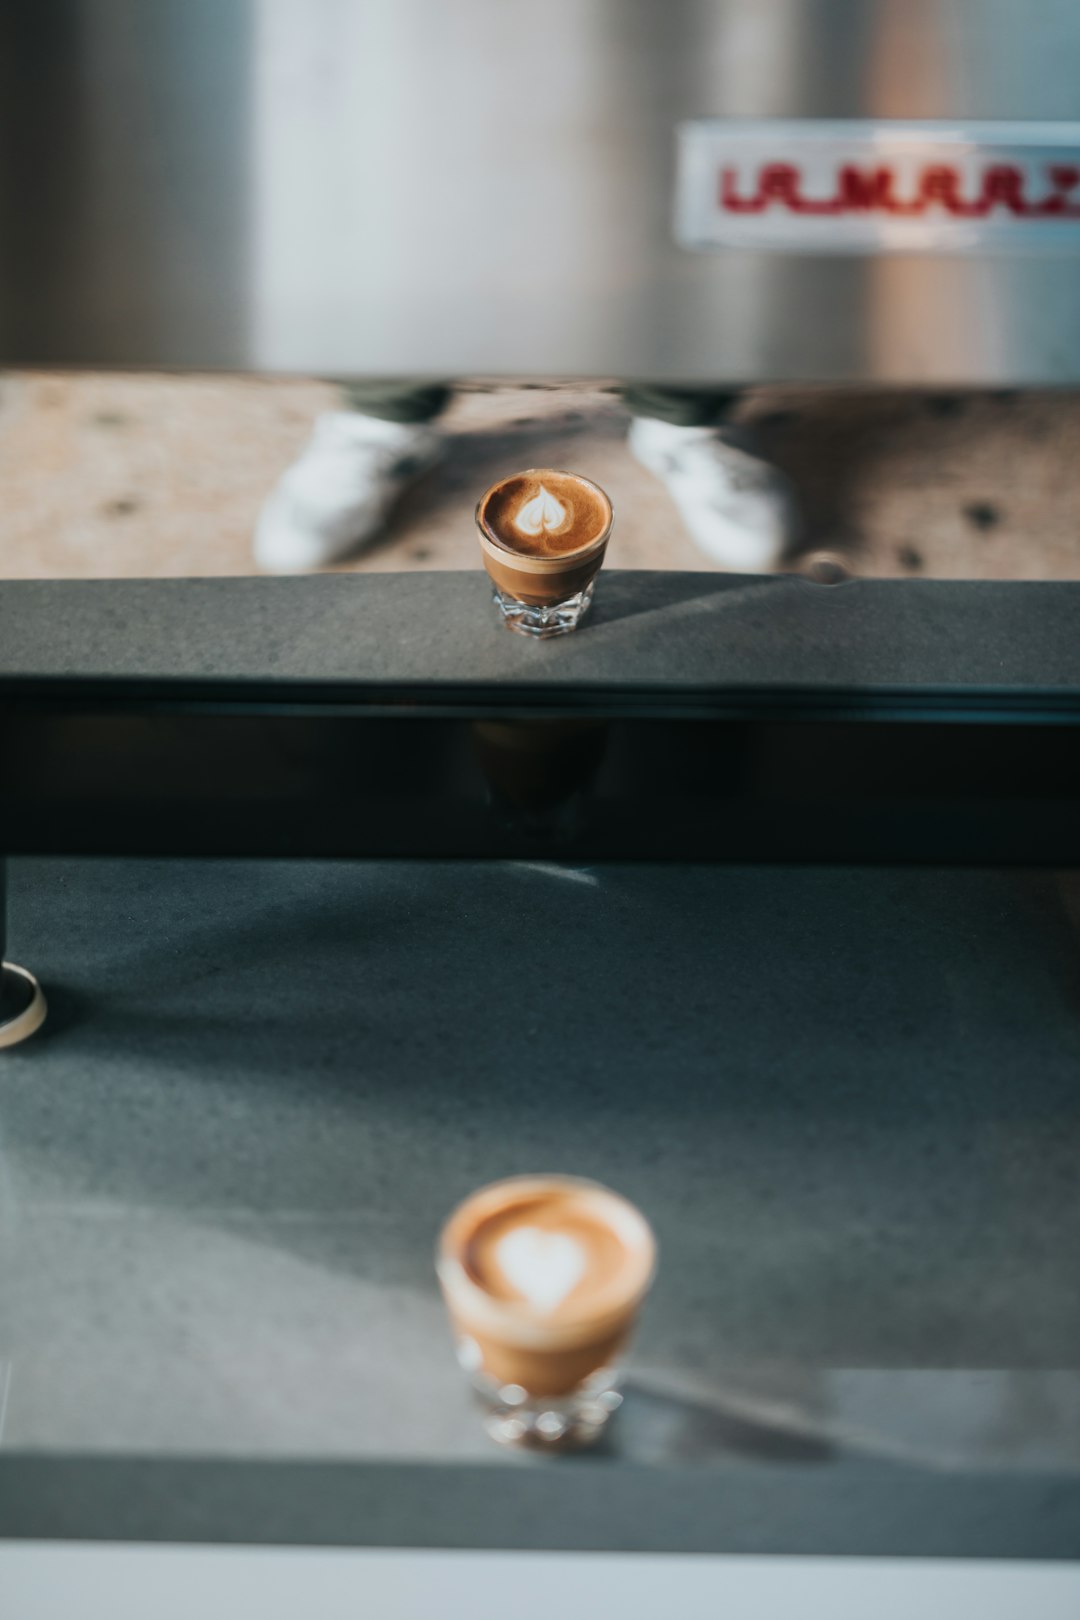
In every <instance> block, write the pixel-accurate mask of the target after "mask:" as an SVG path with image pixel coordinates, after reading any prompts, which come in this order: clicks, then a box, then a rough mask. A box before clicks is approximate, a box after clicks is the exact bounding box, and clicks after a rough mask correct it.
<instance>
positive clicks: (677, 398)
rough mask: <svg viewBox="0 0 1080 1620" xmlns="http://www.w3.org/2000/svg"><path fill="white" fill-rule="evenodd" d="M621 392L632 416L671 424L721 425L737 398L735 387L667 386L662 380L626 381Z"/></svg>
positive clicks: (675, 425) (737, 392)
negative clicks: (658, 381)
mask: <svg viewBox="0 0 1080 1620" xmlns="http://www.w3.org/2000/svg"><path fill="white" fill-rule="evenodd" d="M620 392H621V394H622V398H623V404H624V405H625V406H626V408H627V410H628V411H629V412H630V414H631V416H644V417H647V418H648V420H649V421H650V422H668V423H670V425H671V426H672V427H698V428H700V427H722V426H723V425H724V423H725V422H726V421H727V418H728V415H729V413H730V411H731V409H732V407H733V406H734V405H736V404H737V403H738V400H739V390H738V389H737V388H729V389H727V390H723V389H719V388H669V387H668V386H667V385H666V384H664V383H626V384H625V385H624V386H623V388H622V389H621V390H620Z"/></svg>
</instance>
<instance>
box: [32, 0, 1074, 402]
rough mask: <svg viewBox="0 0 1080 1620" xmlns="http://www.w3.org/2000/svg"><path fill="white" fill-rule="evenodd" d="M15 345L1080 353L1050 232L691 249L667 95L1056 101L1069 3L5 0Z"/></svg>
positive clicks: (104, 354) (443, 371) (766, 370)
mask: <svg viewBox="0 0 1080 1620" xmlns="http://www.w3.org/2000/svg"><path fill="white" fill-rule="evenodd" d="M0 44H2V47H3V50H2V60H3V68H2V70H0V90H2V92H3V94H2V100H0V107H2V109H3V112H2V117H3V122H4V128H3V162H2V165H0V227H2V240H3V242H4V244H5V245H4V249H3V263H2V271H0V356H2V357H3V358H4V359H5V360H7V361H9V362H20V363H29V362H56V363H68V362H77V363H85V364H98V365H142V364H154V365H176V366H189V367H252V368H260V369H271V370H284V371H291V370H297V371H317V372H326V373H330V374H337V373H349V372H352V373H371V374H379V373H382V372H392V373H415V374H418V375H447V376H453V375H458V374H462V373H473V374H476V373H483V372H489V373H492V374H510V373H532V374H536V375H552V374H560V373H576V374H583V375H584V374H595V375H622V376H626V375H632V376H642V377H657V378H670V379H679V378H683V379H688V380H689V379H695V378H704V379H714V380H718V381H737V380H741V379H755V378H808V379H822V380H830V379H831V380H842V379H855V378H864V379H866V378H869V379H875V380H880V381H890V382H914V381H920V382H932V381H939V382H968V383H979V382H987V383H989V382H997V381H1006V380H1007V381H1022V380H1029V381H1036V380H1042V381H1070V380H1076V379H1077V378H1080V276H1078V275H1077V267H1076V265H1075V263H1074V262H1073V260H1072V258H1071V257H1070V256H1068V255H1057V256H1054V257H1040V256H1038V255H1034V256H1028V255H1024V256H1011V255H1008V254H1004V253H1000V254H990V253H987V254H985V255H979V256H977V257H976V258H974V259H971V260H967V261H961V260H956V259H944V258H933V257H929V256H916V257H905V258H904V259H903V260H892V259H869V260H866V261H859V262H853V261H851V260H845V259H832V258H828V257H826V258H820V257H815V258H813V259H809V258H789V257H786V258H779V257H765V256H762V255H757V254H750V253H737V252H731V253H725V254H722V255H716V256H714V255H698V254H692V253H689V252H687V251H686V250H685V249H683V248H680V247H679V246H677V245H676V243H675V240H674V236H673V232H672V219H671V216H672V205H673V183H674V157H675V130H676V126H677V125H678V124H679V123H680V122H681V121H683V120H686V119H699V118H708V117H724V118H736V117H737V118H766V119H791V118H881V119H910V118H929V119H935V120H939V121H941V120H948V121H952V120H964V119H979V120H982V119H1030V118H1037V119H1046V120H1072V119H1076V118H1077V117H1080V75H1078V74H1077V72H1076V64H1077V61H1078V56H1080V8H1078V7H1077V6H1076V4H1075V0H666V3H665V4H663V5H659V4H657V3H656V0H517V3H516V4H515V5H514V6H512V7H511V6H508V5H506V4H505V3H504V0H455V3H454V4H453V5H444V4H441V3H440V0H304V3H303V4H300V3H297V0H32V3H31V0H24V3H23V4H21V5H18V6H9V7H8V8H6V11H5V14H4V17H3V19H2V21H0Z"/></svg>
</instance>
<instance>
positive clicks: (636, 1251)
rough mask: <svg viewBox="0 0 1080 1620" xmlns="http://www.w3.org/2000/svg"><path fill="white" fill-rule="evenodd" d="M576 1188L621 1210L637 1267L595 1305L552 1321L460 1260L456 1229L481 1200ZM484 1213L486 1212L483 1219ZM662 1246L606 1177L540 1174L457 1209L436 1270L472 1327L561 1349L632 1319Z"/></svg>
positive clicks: (490, 1187) (479, 1194) (511, 1181)
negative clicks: (490, 1285)
mask: <svg viewBox="0 0 1080 1620" xmlns="http://www.w3.org/2000/svg"><path fill="white" fill-rule="evenodd" d="M553 1186H554V1187H557V1188H569V1189H573V1190H576V1191H581V1192H587V1193H592V1194H595V1195H599V1197H600V1198H602V1199H603V1201H604V1202H605V1203H607V1204H608V1205H609V1207H610V1206H613V1207H614V1209H615V1211H616V1212H617V1217H618V1219H617V1223H615V1222H613V1224H615V1225H616V1229H618V1228H620V1227H621V1228H623V1229H624V1230H625V1229H629V1230H630V1231H631V1232H632V1242H628V1243H627V1246H626V1247H627V1253H628V1255H629V1256H630V1257H631V1265H630V1267H628V1268H627V1270H628V1271H629V1276H628V1275H627V1271H624V1270H623V1269H620V1271H619V1273H618V1274H617V1275H616V1276H615V1277H613V1278H612V1279H611V1281H610V1282H609V1283H607V1285H606V1286H605V1287H603V1288H601V1289H598V1290H597V1292H596V1294H595V1295H594V1296H593V1299H592V1300H591V1301H590V1302H589V1304H588V1307H587V1308H586V1309H585V1310H583V1311H582V1312H581V1313H580V1314H579V1315H574V1316H573V1317H570V1318H568V1319H564V1320H562V1321H560V1322H552V1321H551V1320H550V1318H549V1317H547V1316H545V1315H544V1313H542V1312H540V1311H538V1310H536V1309H535V1308H534V1307H532V1306H529V1305H528V1304H526V1303H524V1302H522V1301H516V1300H515V1301H510V1300H500V1299H496V1298H495V1297H494V1296H493V1295H492V1294H489V1293H488V1292H487V1290H486V1289H484V1288H482V1287H481V1286H480V1284H479V1283H477V1282H475V1281H474V1280H473V1279H472V1277H470V1276H469V1273H468V1271H467V1270H466V1268H465V1265H464V1263H463V1260H462V1258H461V1252H462V1250H461V1247H459V1246H458V1245H457V1244H456V1243H455V1241H454V1236H453V1234H454V1228H455V1227H456V1226H457V1225H459V1223H461V1221H462V1219H463V1217H464V1215H465V1213H466V1211H468V1210H469V1209H470V1208H471V1207H472V1206H474V1205H475V1204H477V1203H478V1202H479V1203H483V1202H484V1201H490V1202H491V1203H492V1204H493V1205H495V1206H496V1207H497V1204H498V1202H499V1200H500V1199H501V1198H502V1197H503V1196H504V1195H505V1194H506V1193H507V1192H510V1191H512V1190H513V1191H516V1192H517V1193H518V1194H519V1195H522V1196H527V1194H528V1193H529V1191H530V1190H531V1189H535V1190H536V1191H537V1192H539V1191H542V1190H546V1189H549V1188H551V1187H553ZM481 1218H482V1217H481ZM657 1259H658V1246H657V1241H656V1234H655V1232H654V1231H653V1229H652V1227H651V1225H650V1224H649V1222H648V1221H647V1220H646V1218H645V1216H644V1215H643V1214H642V1213H641V1211H640V1210H639V1209H638V1207H637V1205H636V1204H632V1203H631V1202H630V1200H629V1199H628V1198H625V1197H623V1195H622V1194H621V1193H617V1192H615V1191H614V1190H613V1189H612V1188H611V1187H606V1186H604V1184H603V1183H602V1182H599V1181H594V1180H592V1179H590V1178H589V1177H586V1176H567V1175H559V1174H546V1173H540V1172H537V1173H534V1174H531V1175H519V1176H505V1177H502V1178H501V1179H500V1180H498V1181H491V1182H487V1183H486V1184H485V1185H484V1186H482V1187H477V1188H476V1189H475V1190H474V1191H473V1192H471V1193H469V1195H468V1196H467V1197H466V1198H463V1199H462V1200H461V1202H460V1203H459V1204H457V1205H456V1206H455V1208H454V1209H453V1210H451V1212H450V1214H449V1215H448V1216H447V1218H446V1220H445V1221H444V1222H443V1225H442V1228H441V1230H440V1232H439V1238H438V1242H437V1244H436V1249H435V1269H436V1273H437V1275H438V1278H439V1283H440V1285H441V1287H442V1290H443V1294H444V1296H445V1298H446V1302H447V1305H448V1307H449V1308H450V1309H451V1311H453V1312H454V1313H455V1314H457V1315H458V1316H459V1317H460V1318H461V1320H462V1325H463V1327H465V1328H466V1329H467V1328H468V1327H469V1325H470V1323H472V1324H474V1325H475V1326H476V1327H478V1328H480V1329H481V1330H482V1331H487V1332H491V1333H496V1334H499V1335H501V1336H502V1337H503V1338H504V1339H505V1340H506V1342H507V1343H514V1344H518V1345H521V1346H523V1347H534V1348H536V1349H557V1348H559V1347H560V1346H568V1345H570V1344H573V1343H576V1342H578V1341H582V1342H588V1340H590V1339H592V1338H594V1337H596V1336H597V1335H598V1334H599V1333H600V1332H601V1331H602V1330H603V1329H604V1328H605V1327H606V1326H608V1325H610V1324H617V1323H618V1322H619V1321H620V1320H621V1319H622V1318H623V1317H624V1316H625V1317H626V1318H627V1319H628V1320H629V1319H630V1318H631V1317H632V1315H633V1313H634V1311H635V1310H636V1309H637V1307H638V1306H639V1305H640V1303H641V1301H642V1300H643V1299H644V1297H645V1295H646V1294H647V1293H648V1291H649V1288H650V1286H651V1284H652V1281H653V1278H654V1277H655V1275H656V1266H657Z"/></svg>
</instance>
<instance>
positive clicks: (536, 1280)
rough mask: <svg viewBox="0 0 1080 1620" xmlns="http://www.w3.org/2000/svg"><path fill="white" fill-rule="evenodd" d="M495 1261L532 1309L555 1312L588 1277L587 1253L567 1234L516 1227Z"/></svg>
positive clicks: (501, 1244) (501, 1245)
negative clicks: (586, 1268)
mask: <svg viewBox="0 0 1080 1620" xmlns="http://www.w3.org/2000/svg"><path fill="white" fill-rule="evenodd" d="M495 1260H496V1264H497V1265H498V1267H499V1269H500V1271H501V1272H502V1274H503V1276H504V1277H505V1278H506V1280H507V1282H508V1283H510V1285H511V1286H512V1287H513V1288H515V1289H516V1290H517V1292H518V1293H519V1294H521V1295H522V1296H523V1297H524V1298H525V1299H527V1300H528V1302H529V1304H530V1305H533V1306H535V1307H536V1309H537V1310H541V1311H553V1310H555V1309H556V1307H557V1306H559V1305H561V1304H562V1302H563V1300H564V1299H566V1298H567V1296H568V1295H569V1294H571V1293H572V1292H573V1290H574V1289H575V1288H576V1287H577V1285H578V1283H579V1282H580V1281H581V1279H582V1277H583V1276H584V1275H585V1251H584V1249H583V1248H582V1247H581V1245H580V1244H579V1243H575V1242H574V1239H573V1238H572V1237H568V1236H567V1234H566V1233H565V1232H542V1231H541V1230H540V1229H539V1227H536V1226H515V1227H514V1229H513V1230H512V1231H510V1232H507V1234H506V1236H505V1237H503V1238H501V1239H500V1240H499V1243H498V1244H497V1246H496V1249H495Z"/></svg>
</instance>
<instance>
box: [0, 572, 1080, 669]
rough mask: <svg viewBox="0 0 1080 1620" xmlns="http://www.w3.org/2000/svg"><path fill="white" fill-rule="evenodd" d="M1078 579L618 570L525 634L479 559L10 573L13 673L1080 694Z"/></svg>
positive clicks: (8, 665)
mask: <svg viewBox="0 0 1080 1620" xmlns="http://www.w3.org/2000/svg"><path fill="white" fill-rule="evenodd" d="M1078 619H1080V584H1075V585H1073V584H1017V583H997V582H970V581H930V580H853V581H849V582H847V583H845V584H842V585H838V586H828V585H819V584H814V583H812V582H810V581H808V580H806V579H803V578H801V577H795V576H780V577H776V578H739V577H737V576H731V575H724V574H715V573H712V574H690V573H687V574H669V573H659V572H658V573H645V572H641V573H634V572H622V573H620V572H618V571H612V572H608V573H604V574H603V575H602V576H601V579H600V581H599V584H598V586H597V598H596V606H595V609H594V612H593V614H592V615H591V616H590V618H589V619H588V620H586V623H585V625H584V626H583V627H582V629H581V630H580V631H578V632H576V633H575V634H573V635H571V636H567V637H560V638H559V639H557V640H555V641H548V642H529V641H526V640H525V639H524V638H523V637H520V636H513V635H509V634H507V633H506V631H505V630H503V629H502V628H501V626H500V625H499V624H498V623H497V622H496V618H495V614H494V612H493V610H492V608H491V604H490V600H489V595H488V589H487V585H486V578H485V576H484V575H483V574H481V573H480V572H479V571H476V572H474V573H428V574H423V573H421V574H408V575H395V574H365V575H362V576H356V575H334V576H320V577H316V578H300V579H278V580H275V579H209V580H101V581H85V580H79V581H18V582H4V583H0V679H5V678H9V677H15V676H70V675H83V676H115V677H141V678H153V677H158V678H175V679H179V678H195V679H199V678H203V677H214V678H217V679H229V678H235V679H241V680H249V679H252V680H254V679H270V680H281V681H289V680H292V681H312V682H315V681H325V682H337V681H355V682H364V683H368V682H375V683H390V684H392V683H395V682H401V683H407V682H412V681H443V682H449V683H462V682H465V683H483V682H488V683H491V682H498V683H501V684H511V685H513V684H529V683H535V682H537V681H542V682H544V683H551V684H554V685H558V684H560V683H564V682H566V683H569V682H573V683H578V684H595V685H599V686H604V685H611V684H625V683H627V682H631V683H642V684H644V683H649V684H657V685H661V686H667V687H670V688H671V689H672V690H678V689H679V688H686V687H695V688H696V687H701V686H724V685H729V686H737V687H740V686H741V687H784V686H792V685H804V686H811V687H813V686H818V687H837V686H839V687H850V686H852V685H855V686H864V687H865V686H883V687H901V688H915V689H927V688H939V687H942V686H949V685H970V686H976V687H992V688H999V689H1000V688H1005V689H1008V688H1013V687H1018V686H1022V685H1024V684H1034V685H1036V686H1045V687H1048V688H1051V689H1054V690H1058V691H1063V692H1064V691H1080V637H1078V636H1077V634H1076V625H1077V622H1078Z"/></svg>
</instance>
